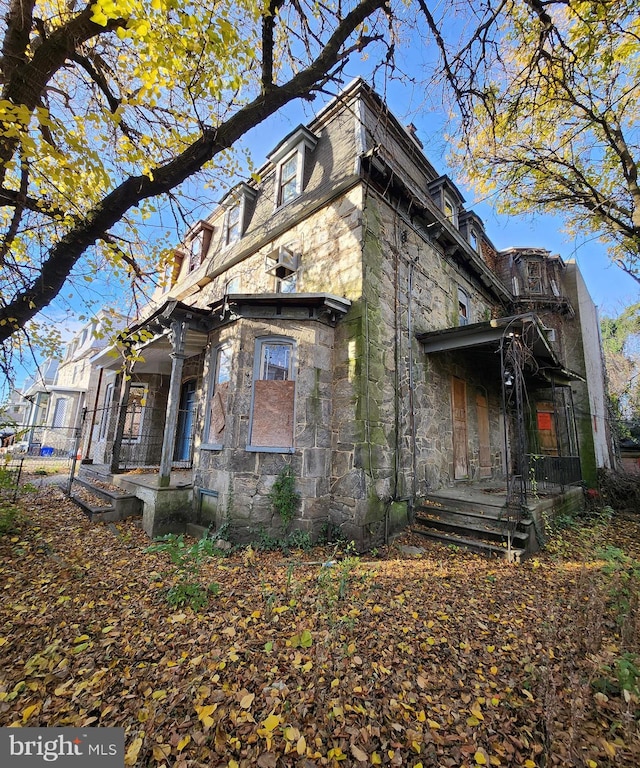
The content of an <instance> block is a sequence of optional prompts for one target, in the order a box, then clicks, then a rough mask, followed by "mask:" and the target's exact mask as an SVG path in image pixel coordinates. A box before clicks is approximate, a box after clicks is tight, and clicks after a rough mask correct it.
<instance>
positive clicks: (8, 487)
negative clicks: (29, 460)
mask: <svg viewBox="0 0 640 768" xmlns="http://www.w3.org/2000/svg"><path fill="white" fill-rule="evenodd" d="M23 462H24V459H10V460H9V461H6V462H4V463H2V464H0V499H5V500H7V499H8V500H9V501H12V502H13V501H15V500H16V498H17V496H18V489H19V488H20V476H21V475H22V464H23Z"/></svg>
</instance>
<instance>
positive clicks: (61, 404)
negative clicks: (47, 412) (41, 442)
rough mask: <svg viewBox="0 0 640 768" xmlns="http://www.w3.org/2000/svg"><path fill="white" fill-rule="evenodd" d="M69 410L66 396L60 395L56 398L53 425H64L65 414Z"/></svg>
mask: <svg viewBox="0 0 640 768" xmlns="http://www.w3.org/2000/svg"><path fill="white" fill-rule="evenodd" d="M66 411H67V399H66V397H60V398H58V399H57V400H56V404H55V406H54V408H53V421H52V422H51V426H52V427H54V428H56V427H62V426H64V415H65V413H66Z"/></svg>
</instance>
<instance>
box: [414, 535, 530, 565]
mask: <svg viewBox="0 0 640 768" xmlns="http://www.w3.org/2000/svg"><path fill="white" fill-rule="evenodd" d="M414 533H417V534H419V535H420V536H424V537H425V538H428V539H431V540H432V541H438V542H440V543H441V544H445V545H447V546H455V547H460V548H461V549H467V550H469V551H470V552H477V553H478V554H480V555H485V556H487V557H500V558H503V559H508V560H509V561H510V562H520V559H521V558H522V557H523V556H524V554H525V549H524V548H523V547H513V548H512V549H511V551H509V549H508V547H506V546H505V547H498V546H496V545H495V544H491V543H489V542H487V541H482V540H481V539H474V538H468V537H466V536H458V535H456V534H453V533H444V532H442V531H436V530H434V529H427V528H415V529H414Z"/></svg>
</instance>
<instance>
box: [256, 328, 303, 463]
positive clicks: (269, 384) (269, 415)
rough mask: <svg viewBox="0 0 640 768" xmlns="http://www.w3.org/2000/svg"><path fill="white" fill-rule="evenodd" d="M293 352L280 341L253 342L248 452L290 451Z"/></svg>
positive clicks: (289, 343) (291, 345) (289, 342)
mask: <svg viewBox="0 0 640 768" xmlns="http://www.w3.org/2000/svg"><path fill="white" fill-rule="evenodd" d="M294 350H295V347H294V343H293V341H292V340H290V339H285V338H281V337H276V338H268V339H259V340H258V341H257V342H256V355H255V366H254V381H253V405H252V415H251V427H250V430H251V437H250V445H249V449H254V448H255V449H263V450H275V451H277V450H281V449H288V450H289V451H291V450H293V422H294V405H295V380H294V379H295V376H294V360H293V358H294Z"/></svg>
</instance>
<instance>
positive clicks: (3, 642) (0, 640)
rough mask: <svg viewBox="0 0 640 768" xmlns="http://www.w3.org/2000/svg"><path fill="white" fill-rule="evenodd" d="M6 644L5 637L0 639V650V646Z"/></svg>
mask: <svg viewBox="0 0 640 768" xmlns="http://www.w3.org/2000/svg"><path fill="white" fill-rule="evenodd" d="M6 642H7V638H6V637H0V648H2V646H3V645H5V644H6Z"/></svg>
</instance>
